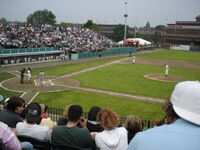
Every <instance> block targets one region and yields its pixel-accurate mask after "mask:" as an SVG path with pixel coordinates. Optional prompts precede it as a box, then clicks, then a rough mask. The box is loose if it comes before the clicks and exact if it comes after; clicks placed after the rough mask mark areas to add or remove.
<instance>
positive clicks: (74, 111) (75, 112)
mask: <svg viewBox="0 0 200 150" xmlns="http://www.w3.org/2000/svg"><path fill="white" fill-rule="evenodd" d="M82 114H83V109H82V107H81V106H79V105H71V106H70V107H69V111H68V119H69V121H71V122H77V121H79V119H80V118H81V116H82Z"/></svg>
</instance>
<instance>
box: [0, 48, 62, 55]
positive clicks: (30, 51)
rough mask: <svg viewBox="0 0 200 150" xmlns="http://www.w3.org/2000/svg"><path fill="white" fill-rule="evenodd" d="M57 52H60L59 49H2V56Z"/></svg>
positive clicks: (0, 52)
mask: <svg viewBox="0 0 200 150" xmlns="http://www.w3.org/2000/svg"><path fill="white" fill-rule="evenodd" d="M57 50H59V49H58V48H57V47H46V48H24V49H1V50H0V54H20V53H38V52H50V51H57Z"/></svg>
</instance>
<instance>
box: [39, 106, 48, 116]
mask: <svg viewBox="0 0 200 150" xmlns="http://www.w3.org/2000/svg"><path fill="white" fill-rule="evenodd" d="M40 107H41V111H42V114H41V118H48V116H47V114H46V112H47V110H48V106H47V105H45V104H40Z"/></svg>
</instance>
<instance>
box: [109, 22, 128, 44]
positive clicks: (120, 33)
mask: <svg viewBox="0 0 200 150" xmlns="http://www.w3.org/2000/svg"><path fill="white" fill-rule="evenodd" d="M128 30H129V26H127V34H126V35H127V37H130V35H129V34H128ZM112 39H113V40H115V41H120V40H123V39H124V25H122V24H119V25H117V26H115V28H114V29H113V33H112Z"/></svg>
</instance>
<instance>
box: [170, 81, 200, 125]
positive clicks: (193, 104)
mask: <svg viewBox="0 0 200 150" xmlns="http://www.w3.org/2000/svg"><path fill="white" fill-rule="evenodd" d="M170 101H171V103H172V105H173V108H174V110H175V112H176V113H177V114H178V115H179V116H180V117H181V118H183V119H185V120H187V121H189V122H192V123H194V124H197V125H200V82H199V81H184V82H180V83H178V84H177V85H176V86H175V88H174V90H173V92H172V95H171V99H170Z"/></svg>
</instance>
